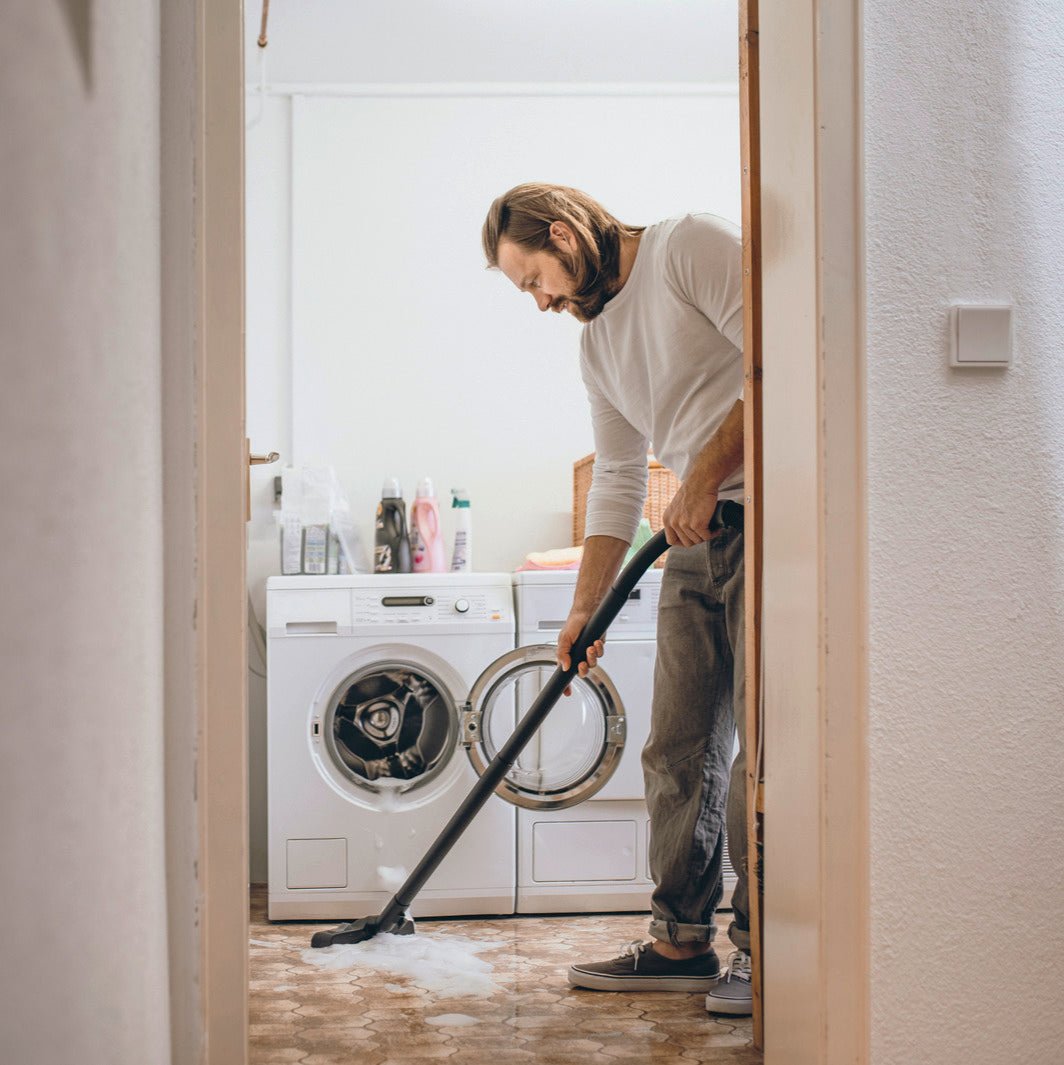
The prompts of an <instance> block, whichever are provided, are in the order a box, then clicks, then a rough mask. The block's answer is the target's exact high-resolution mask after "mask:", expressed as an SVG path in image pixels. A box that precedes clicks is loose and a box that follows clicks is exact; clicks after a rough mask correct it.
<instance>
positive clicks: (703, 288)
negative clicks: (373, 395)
mask: <svg viewBox="0 0 1064 1065" xmlns="http://www.w3.org/2000/svg"><path fill="white" fill-rule="evenodd" d="M482 238H483V244H484V252H485V255H486V256H487V260H488V264H489V265H490V266H492V267H497V268H498V269H500V270H501V271H502V272H503V273H504V274H505V275H506V276H507V277H508V278H509V279H510V281H512V282H513V283H514V285H516V286H517V288H518V289H520V290H521V291H522V292H528V293H530V294H531V296H532V297H533V299H534V300H535V301H536V305H537V306H538V308H539V309H540V310H541V311H547V310H552V311H555V312H559V313H560V312H561V311H568V312H569V313H570V314H572V315H573V316H574V317H575V318H577V319H578V320H579V321H581V322H583V323H584V329H583V331H582V335H581V341H580V366H581V373H582V376H583V379H584V383H585V385H586V387H587V394H588V398H589V400H590V403H591V418H592V423H593V428H594V437H595V465H594V468H593V474H592V483H591V490H590V493H589V495H588V503H587V524H586V538H585V541H584V554H583V560H582V562H581V566H580V575H579V579H578V581H577V585H576V591H575V595H574V600H573V607H572V610H571V612H570V614H569V617H568V620H567V621H566V623H565V627H564V628H563V629H562V632H561V634H560V636H559V638H558V660H559V662H560V663H562V665H563V666H565V667H568V664H569V649H570V648H571V647H572V644H573V642H574V640H575V638H576V636H577V634H578V633H579V632H580V630H581V629H582V628H583V626H584V624H585V623H586V622H587V620H588V619H589V618H590V616H591V614H592V613H593V611H594V609H595V607H596V606H597V604H598V603H599V601H600V600H601V599H602V597H603V596H604V595H605V593H606V591H607V590H608V589H609V587H610V585H611V583H612V582H613V580H614V578H615V576H616V574H617V572H618V570H619V568H620V565H621V563H622V561H623V559H624V555H625V553H626V551H627V549H628V547H629V545H630V544H631V542H632V539H633V537H634V534H635V531H636V528H637V526H638V523H639V519H640V517H641V515H642V511H643V504H644V499H645V496H646V482H647V450H648V447H649V446H650V445H651V444H653V448H654V452H655V454H656V455H657V457H658V458H659V459H660V460H661V461H662V462H663V463H664V464H665V465H667V466H669V467H670V468H671V469H673V470H675V471H676V472H677V474H678V475H679V476H680V477H681V478H682V483H681V486H680V489H679V491H678V492H677V494H676V496H675V498H674V499H673V500H672V502H671V503H670V505H669V507H668V508H667V510H666V511H665V515H664V526H665V532H666V537H667V539H668V542H669V544H670V545H673V546H672V548H671V550H670V551H669V554H668V558H667V562H666V566H665V573H664V575H663V578H662V585H661V600H660V607H659V616H658V652H657V664H656V666H655V672H654V700H653V710H652V716H651V731H650V739H649V740H648V742H647V746H646V748H645V750H644V751H643V771H644V778H645V782H646V799H647V807H648V809H649V812H650V825H651V842H650V871H651V876H652V878H653V880H654V884H655V889H654V892H653V895H652V898H651V917H652V919H651V922H650V936H651V940H650V942H649V943H642V944H632V945H631V946H630V947H629V948H627V949H626V950H625V952H624V953H622V955H621V956H620V957H618V958H613V959H610V960H608V961H602V962H589V963H578V964H576V965H574V966H572V968H571V969H570V970H569V982H570V983H571V984H574V985H575V986H577V987H586V988H595V989H599V990H658V989H660V990H669V991H675V990H682V991H701V990H705V991H707V992H708V994H707V999H706V1008H707V1009H709V1010H711V1011H713V1012H721V1013H729V1014H748V1013H750V1010H751V993H750V957H749V946H750V937H749V927H750V926H749V913H748V894H747V891H748V887H747V871H746V867H747V863H746V783H745V765H746V760H745V729H744V720H745V712H744V711H745V702H744V700H745V681H744V629H743V619H744V611H743V534H742V514H743V511H742V498H743V481H742V458H743V405H742V388H743V365H742V349H743V311H742V252H741V243H740V238H739V233H738V230H737V229H736V228H735V227H734V226H732V225H730V224H729V223H727V222H725V221H724V220H722V219H720V218H716V217H714V216H712V215H688V216H687V217H685V218H679V219H670V220H668V221H665V222H659V223H658V224H657V225H652V226H649V227H645V228H644V227H638V226H628V225H624V224H623V223H621V222H619V221H618V220H617V219H616V218H614V217H613V216H612V215H611V214H610V213H609V212H608V211H606V210H605V209H604V208H603V207H602V206H601V204H599V203H597V202H596V201H595V200H593V199H592V198H591V197H590V196H588V195H586V194H585V193H582V192H580V191H578V190H576V189H571V188H566V187H564V186H559V185H546V184H526V185H519V186H517V187H516V188H514V189H511V190H510V191H509V192H507V193H506V194H505V195H503V196H500V197H499V199H497V200H496V201H495V202H494V203H493V204H492V206H491V210H490V211H489V212H488V217H487V220H486V221H485V223H484V229H483V234H482ZM603 651H604V646H603V642H602V641H599V642H598V643H597V644H596V645H595V646H594V647H592V648H591V649H589V651H588V655H587V662H585V663H581V665H580V673H581V675H583V674H585V673H586V672H587V669H588V667H589V666H594V665H595V663H596V662H597V660H598V658H599V657H601V656H602V654H603ZM736 726H738V733H739V738H740V754H739V757H738V758H737V759H736V760H735V763H734V766H732V765H731V764H730V763H731V754H732V750H733V742H734V739H733V738H734V734H735V728H736ZM729 778H730V781H731V787H730V789H729ZM725 807H727V829H728V843H729V851H730V857H731V860H732V864H733V865H734V867H735V870H736V873H737V875H738V881H739V882H738V886H737V888H736V890H735V893H734V895H733V901H732V905H733V910H734V920H733V922H732V925H731V928H730V929H729V936H730V938H731V940H732V943H733V945H734V948H735V949H734V951H733V952H732V955H731V958H730V965H729V967H728V970H727V972H726V974H722V973H721V969H720V963H719V960H718V958H717V955H716V953H715V951H714V949H713V946H712V940H713V938H714V935H715V933H716V927H715V925H714V914H715V912H716V908H717V906H718V905H719V903H720V900H721V896H722V893H723V892H722V882H721V867H722V860H723V840H724V825H725Z"/></svg>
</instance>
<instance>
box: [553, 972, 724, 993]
mask: <svg viewBox="0 0 1064 1065" xmlns="http://www.w3.org/2000/svg"><path fill="white" fill-rule="evenodd" d="M719 980H720V977H719V976H607V975H606V974H605V973H589V972H585V971H584V970H582V969H577V968H576V967H575V966H574V967H573V968H571V969H570V970H569V983H570V984H571V985H572V986H573V987H582V988H584V989H585V990H588V991H712V990H713V988H715V987H716V986H717V983H718V981H719Z"/></svg>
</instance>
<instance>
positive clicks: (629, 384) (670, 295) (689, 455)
mask: <svg viewBox="0 0 1064 1065" xmlns="http://www.w3.org/2000/svg"><path fill="white" fill-rule="evenodd" d="M742 353H743V272H742V241H741V238H740V234H739V230H738V229H737V228H736V227H735V226H734V225H732V224H731V223H730V222H727V221H725V220H724V219H723V218H718V217H717V216H715V215H710V214H693V215H686V216H685V217H683V218H671V219H668V220H667V221H665V222H659V223H657V224H656V225H653V226H649V227H648V228H647V229H646V230H644V232H643V235H642V239H641V240H640V242H639V249H638V252H637V254H636V258H635V263H634V264H633V266H632V271H631V273H630V274H629V275H628V280H627V281H626V282H625V284H624V287H623V288H622V289H621V291H620V292H618V293H617V295H616V296H614V297H613V299H612V300H610V302H609V303H607V304H606V306H605V308H604V309H603V311H602V313H601V314H599V315H598V317H597V318H593V319H592V320H591V321H590V322H588V323H587V325H585V326H584V329H583V331H582V334H581V338H580V369H581V373H582V375H583V378H584V384H585V385H586V387H587V394H588V399H589V400H590V403H591V418H592V424H593V428H594V435H595V465H594V467H593V470H592V477H591V490H590V492H589V494H588V502H587V522H586V526H585V535H587V536H596V535H605V536H615V537H617V538H618V539H620V540H625V541H627V542H628V543H631V542H632V539H633V538H634V536H635V531H636V528H637V526H638V525H639V519H640V517H641V516H642V513H643V503H644V501H645V498H646V483H647V450H648V448H649V447H652V448H653V451H654V454H655V456H656V457H657V458H658V460H659V461H660V462H661V463H663V464H664V465H665V466H668V467H669V468H670V469H671V470H673V471H674V472H675V473H676V474H677V475H678V476H679V477H680V479H681V480H682V479H683V478H684V477H686V476H687V472H688V470H689V469H690V467H691V464H692V462H693V461H694V459H695V457H696V456H697V455H698V453H699V452H700V451H701V450H702V448H703V447H705V445H706V444H707V443H708V442H709V439H710V438H711V437H712V436H713V434H714V433H715V432H716V431H717V429H718V428H719V427H720V425H721V423H722V422H723V421H724V418H725V416H726V415H727V414H728V412H729V411H730V410H731V409H732V407H733V406H734V405H735V401H736V400H737V399H740V398H742V393H743V354H742ZM719 498H720V499H738V500H741V499H742V498H743V471H742V467H740V468H739V469H738V470H736V472H735V473H734V474H732V475H731V476H730V477H728V478H727V479H726V480H725V481H724V483H723V484H722V485H721V489H720V493H719Z"/></svg>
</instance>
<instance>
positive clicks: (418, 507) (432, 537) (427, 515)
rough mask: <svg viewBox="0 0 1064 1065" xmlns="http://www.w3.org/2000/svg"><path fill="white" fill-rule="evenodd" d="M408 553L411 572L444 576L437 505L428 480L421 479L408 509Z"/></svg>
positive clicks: (438, 504) (444, 564)
mask: <svg viewBox="0 0 1064 1065" xmlns="http://www.w3.org/2000/svg"><path fill="white" fill-rule="evenodd" d="M410 531H411V538H410V539H411V543H410V547H411V553H412V555H413V565H414V572H415V573H444V572H446V570H447V561H446V556H445V555H444V550H443V534H442V533H441V531H440V503H439V500H438V499H437V498H436V493H435V492H434V491H433V488H432V479H431V478H430V477H424V478H422V480H421V483H420V484H419V485H418V486H417V496H416V497H415V498H414V505H413V506H412V507H411V508H410Z"/></svg>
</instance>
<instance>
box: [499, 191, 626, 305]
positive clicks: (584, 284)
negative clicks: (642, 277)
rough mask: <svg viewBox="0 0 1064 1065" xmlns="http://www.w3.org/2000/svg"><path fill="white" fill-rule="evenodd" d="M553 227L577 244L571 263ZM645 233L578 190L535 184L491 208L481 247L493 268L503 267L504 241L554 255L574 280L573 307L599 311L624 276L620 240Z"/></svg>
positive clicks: (508, 195)
mask: <svg viewBox="0 0 1064 1065" xmlns="http://www.w3.org/2000/svg"><path fill="white" fill-rule="evenodd" d="M552 222H564V223H565V224H566V225H567V226H568V227H569V228H570V229H571V230H572V231H573V234H574V236H575V238H576V244H577V252H576V254H575V255H574V256H573V257H572V259H571V260H570V261H569V262H566V260H565V259H564V258H563V257H562V256H560V255H559V254H558V252H557V249H556V248H555V247H554V245H553V244H552V243H551V239H550V226H551V223H552ZM644 228H645V227H644V226H629V225H625V224H624V223H623V222H621V221H619V220H618V219H617V218H615V217H614V216H613V215H612V214H610V212H609V211H607V210H606V208H605V207H603V206H602V204H600V203H599V202H598V201H597V200H593V199H592V198H591V197H590V196H588V194H587V193H586V192H581V191H580V190H579V189H572V188H569V187H568V186H567V185H549V184H546V183H545V182H538V181H534V182H528V183H526V184H524V185H517V186H515V187H514V188H512V189H510V191H509V192H506V193H503V195H502V196H500V197H499V198H498V199H497V200H496V201H495V202H494V203H493V204H492V205H491V208H490V210H489V211H488V217H487V218H486V219H485V220H484V228H483V229H482V230H481V242H482V244H483V246H484V256H485V258H486V259H487V260H488V266H490V267H497V266H498V265H499V243H500V241H502V240H504V239H505V240H509V241H512V242H513V243H514V244H516V245H518V247H521V248H524V249H525V250H526V251H530V252H536V251H548V252H550V253H551V254H552V255H554V256H555V257H556V258H558V259H559V260H560V261H561V262H562V264H563V265H564V266H566V268H567V269H568V270H569V273H570V274H571V275H572V277H573V280H574V283H575V294H574V297H573V301H574V302H576V303H577V304H578V305H580V304H581V303H583V304H588V303H590V304H592V305H594V304H597V310H601V309H602V306H603V305H604V304H605V302H606V300H608V299H609V297H610V296H611V295H613V289H614V288H615V285H616V281H617V278H618V275H619V274H620V265H621V242H622V240H623V239H624V238H627V237H635V236H638V235H639V234H640V233H642V232H643V230H644ZM597 310H596V311H595V312H594V313H597Z"/></svg>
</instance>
